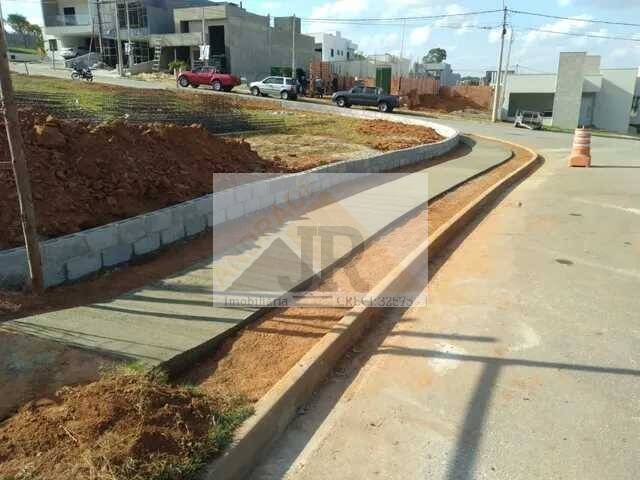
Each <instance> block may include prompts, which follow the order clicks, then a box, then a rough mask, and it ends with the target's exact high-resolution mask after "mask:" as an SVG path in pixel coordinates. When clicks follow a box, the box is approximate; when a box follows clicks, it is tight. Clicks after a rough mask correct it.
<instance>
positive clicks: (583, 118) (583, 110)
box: [578, 94, 595, 127]
mask: <svg viewBox="0 0 640 480" xmlns="http://www.w3.org/2000/svg"><path fill="white" fill-rule="evenodd" d="M594 97H595V95H594V94H586V95H583V96H582V103H581V104H580V119H579V121H578V125H579V126H581V127H590V126H591V125H593V100H594Z"/></svg>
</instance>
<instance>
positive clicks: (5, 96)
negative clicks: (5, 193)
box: [0, 10, 44, 293]
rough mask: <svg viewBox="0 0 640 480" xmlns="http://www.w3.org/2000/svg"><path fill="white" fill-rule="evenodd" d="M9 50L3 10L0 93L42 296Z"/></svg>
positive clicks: (34, 278) (33, 273)
mask: <svg viewBox="0 0 640 480" xmlns="http://www.w3.org/2000/svg"><path fill="white" fill-rule="evenodd" d="M7 50H8V48H7V40H6V37H5V34H4V25H3V21H2V10H0V94H1V98H2V106H3V113H4V122H5V126H6V129H7V139H8V140H9V151H10V153H11V160H12V162H13V175H14V177H15V179H16V188H17V190H18V203H19V206H20V220H21V222H22V231H23V233H24V239H25V246H26V249H27V259H28V261H29V274H30V279H31V287H32V288H33V290H34V291H35V292H36V293H42V292H43V290H44V280H43V273H42V258H41V256H40V245H39V243H38V234H37V231H36V215H35V211H34V208H33V198H32V196H31V182H30V180H29V170H28V169H27V163H26V160H25V156H24V143H23V141H22V133H21V131H20V122H19V120H18V109H17V107H16V101H15V96H14V93H13V85H12V84H11V72H10V70H9V57H8V55H7Z"/></svg>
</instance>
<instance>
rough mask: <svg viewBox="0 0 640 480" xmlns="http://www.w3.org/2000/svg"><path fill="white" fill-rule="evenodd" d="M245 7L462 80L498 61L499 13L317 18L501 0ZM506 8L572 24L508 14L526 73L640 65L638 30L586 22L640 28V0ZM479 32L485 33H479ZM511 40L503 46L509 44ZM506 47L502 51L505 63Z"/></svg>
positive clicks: (486, 6) (514, 50) (15, 9)
mask: <svg viewBox="0 0 640 480" xmlns="http://www.w3.org/2000/svg"><path fill="white" fill-rule="evenodd" d="M242 3H243V6H244V7H245V8H246V9H247V10H249V11H251V12H254V13H260V14H265V15H266V14H268V13H269V14H271V15H274V16H284V15H292V14H295V15H297V16H298V17H301V18H302V19H303V23H302V29H303V32H307V33H309V32H322V31H334V30H339V31H340V32H341V34H342V36H344V37H346V38H349V39H351V40H353V41H354V42H355V43H357V44H358V47H359V50H360V51H362V52H363V53H365V54H376V53H392V54H396V55H397V54H400V53H401V52H402V54H403V55H404V56H405V57H408V58H411V59H412V60H414V61H415V60H416V59H419V58H422V56H423V55H424V54H425V53H426V52H427V51H428V50H429V49H430V48H434V47H441V48H444V49H445V50H446V51H447V54H448V57H447V62H448V63H450V64H451V65H452V67H453V69H454V71H456V72H459V73H461V74H463V75H467V74H469V75H471V74H478V73H480V72H484V71H485V70H490V69H495V68H496V67H495V65H496V63H497V58H498V49H499V37H500V29H499V28H497V27H498V25H500V24H501V22H502V13H501V12H496V13H491V14H485V15H477V16H472V17H471V16H470V17H451V18H448V19H429V20H420V21H407V22H405V25H404V26H403V22H402V21H397V22H395V24H393V25H371V24H365V25H361V24H358V25H353V24H333V23H330V22H325V21H319V20H318V19H334V18H341V19H353V18H367V19H368V18H398V17H411V16H428V15H440V14H458V13H465V12H470V11H481V10H494V9H501V8H502V6H503V4H502V0H454V1H453V3H452V2H451V0H335V1H330V0H307V1H303V2H292V1H286V2H285V1H281V0H244V1H243V2H242ZM0 4H2V10H3V13H4V16H5V17H6V15H7V14H9V13H20V14H23V15H25V16H26V17H27V18H28V19H29V20H30V21H32V22H35V23H39V24H42V18H41V13H40V3H39V0H0ZM507 5H508V7H509V8H510V9H514V10H526V11H534V12H537V13H545V14H550V15H556V16H563V17H570V18H571V19H572V20H556V19H548V18H542V17H532V16H524V15H520V14H513V15H510V17H509V18H508V23H509V24H510V25H512V26H513V31H514V35H513V44H512V47H511V56H510V65H511V66H515V65H518V68H519V71H521V72H523V73H536V72H552V71H555V69H556V68H557V62H558V53H559V52H561V51H586V52H588V53H590V54H599V55H601V56H602V66H603V67H638V66H639V65H640V27H625V26H617V25H605V24H594V23H585V22H581V21H579V19H585V20H612V21H621V22H628V23H636V24H640V0H537V1H535V2H532V1H531V0H512V1H509V2H508V3H507ZM480 27H483V28H480ZM531 28H536V29H542V30H551V31H559V32H566V33H577V34H588V35H595V36H621V37H629V38H634V39H636V40H637V41H635V42H634V41H628V40H609V39H602V38H584V37H571V36H565V35H557V34H552V33H547V32H539V31H531V30H527V29H531ZM507 40H508V39H507ZM508 46H509V42H508V41H507V43H506V45H505V59H506V55H507V51H508Z"/></svg>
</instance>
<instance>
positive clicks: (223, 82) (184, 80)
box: [178, 67, 240, 92]
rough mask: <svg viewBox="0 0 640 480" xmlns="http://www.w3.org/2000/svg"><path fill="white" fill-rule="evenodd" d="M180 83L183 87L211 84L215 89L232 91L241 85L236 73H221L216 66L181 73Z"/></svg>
mask: <svg viewBox="0 0 640 480" xmlns="http://www.w3.org/2000/svg"><path fill="white" fill-rule="evenodd" d="M178 84H179V85H180V86H181V87H188V86H192V87H193V88H198V87H199V86H200V85H210V86H211V88H213V89H214V90H215V91H217V92H220V91H224V92H230V91H231V90H232V89H233V87H235V86H237V85H240V79H239V78H238V77H236V76H235V75H230V74H228V73H220V72H219V71H218V70H217V69H216V68H214V67H202V68H196V69H195V70H187V71H186V72H182V73H180V76H179V77H178Z"/></svg>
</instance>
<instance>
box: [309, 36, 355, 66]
mask: <svg viewBox="0 0 640 480" xmlns="http://www.w3.org/2000/svg"><path fill="white" fill-rule="evenodd" d="M309 35H311V36H313V38H314V39H315V47H314V50H315V52H316V58H318V59H319V60H322V61H323V62H347V61H350V60H354V59H355V53H356V50H357V49H358V45H356V44H355V43H353V42H352V41H351V40H349V39H348V38H344V37H343V36H342V35H341V34H340V32H339V31H335V32H322V33H310V34H309Z"/></svg>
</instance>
